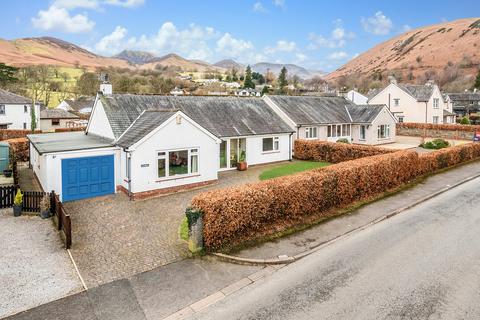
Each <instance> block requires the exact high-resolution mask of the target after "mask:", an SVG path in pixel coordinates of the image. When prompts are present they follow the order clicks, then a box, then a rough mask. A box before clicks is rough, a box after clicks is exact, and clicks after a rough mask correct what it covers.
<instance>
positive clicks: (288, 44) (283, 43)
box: [265, 40, 297, 54]
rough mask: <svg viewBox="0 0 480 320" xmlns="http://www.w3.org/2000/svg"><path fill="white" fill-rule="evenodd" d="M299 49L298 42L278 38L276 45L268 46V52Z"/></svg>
mask: <svg viewBox="0 0 480 320" xmlns="http://www.w3.org/2000/svg"><path fill="white" fill-rule="evenodd" d="M295 50H297V44H296V43H295V42H294V41H287V40H278V41H277V44H276V45H275V47H273V48H272V47H266V48H265V53H266V54H274V53H277V52H293V51H295Z"/></svg>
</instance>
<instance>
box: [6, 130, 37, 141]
mask: <svg viewBox="0 0 480 320" xmlns="http://www.w3.org/2000/svg"><path fill="white" fill-rule="evenodd" d="M34 133H42V131H41V130H35V132H34ZM27 134H32V130H10V129H0V141H2V140H8V139H16V138H25V137H26V136H27Z"/></svg>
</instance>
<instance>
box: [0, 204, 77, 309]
mask: <svg viewBox="0 0 480 320" xmlns="http://www.w3.org/2000/svg"><path fill="white" fill-rule="evenodd" d="M82 290H83V288H82V285H81V283H80V280H79V278H78V276H77V274H76V272H75V268H74V266H73V264H72V262H71V261H70V258H69V257H68V252H67V251H66V250H65V249H64V246H63V243H62V241H61V239H60V236H59V235H58V232H57V231H56V230H55V228H54V226H53V225H52V221H51V220H50V219H48V220H42V219H40V218H39V217H34V216H21V217H14V216H13V214H12V209H2V210H0V318H3V317H5V316H7V315H10V314H14V313H17V312H20V311H23V310H26V309H30V308H33V307H35V306H38V305H41V304H44V303H47V302H50V301H53V300H57V299H60V298H63V297H64V296H66V295H69V294H73V293H76V292H80V291H82Z"/></svg>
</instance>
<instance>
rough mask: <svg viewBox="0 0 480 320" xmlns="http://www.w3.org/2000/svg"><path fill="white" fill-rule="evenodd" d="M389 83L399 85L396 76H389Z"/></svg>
mask: <svg viewBox="0 0 480 320" xmlns="http://www.w3.org/2000/svg"><path fill="white" fill-rule="evenodd" d="M388 81H389V82H390V83H394V84H397V79H396V78H395V77H394V76H388Z"/></svg>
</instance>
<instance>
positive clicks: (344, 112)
mask: <svg viewBox="0 0 480 320" xmlns="http://www.w3.org/2000/svg"><path fill="white" fill-rule="evenodd" d="M265 101H266V102H267V103H268V105H269V106H270V107H271V108H272V109H273V110H275V111H276V112H277V114H278V115H279V116H281V117H282V119H283V120H284V121H285V122H286V123H288V124H289V125H290V126H291V127H292V128H293V129H295V130H296V138H297V139H318V140H325V141H333V142H335V141H337V140H339V139H346V140H348V141H350V142H353V143H359V144H383V143H392V142H394V141H395V129H396V128H395V123H396V120H395V117H394V116H393V115H392V114H391V112H390V111H389V110H388V108H387V107H386V106H385V105H357V104H354V103H353V102H351V101H350V100H348V99H346V98H344V97H314V96H266V97H265Z"/></svg>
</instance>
